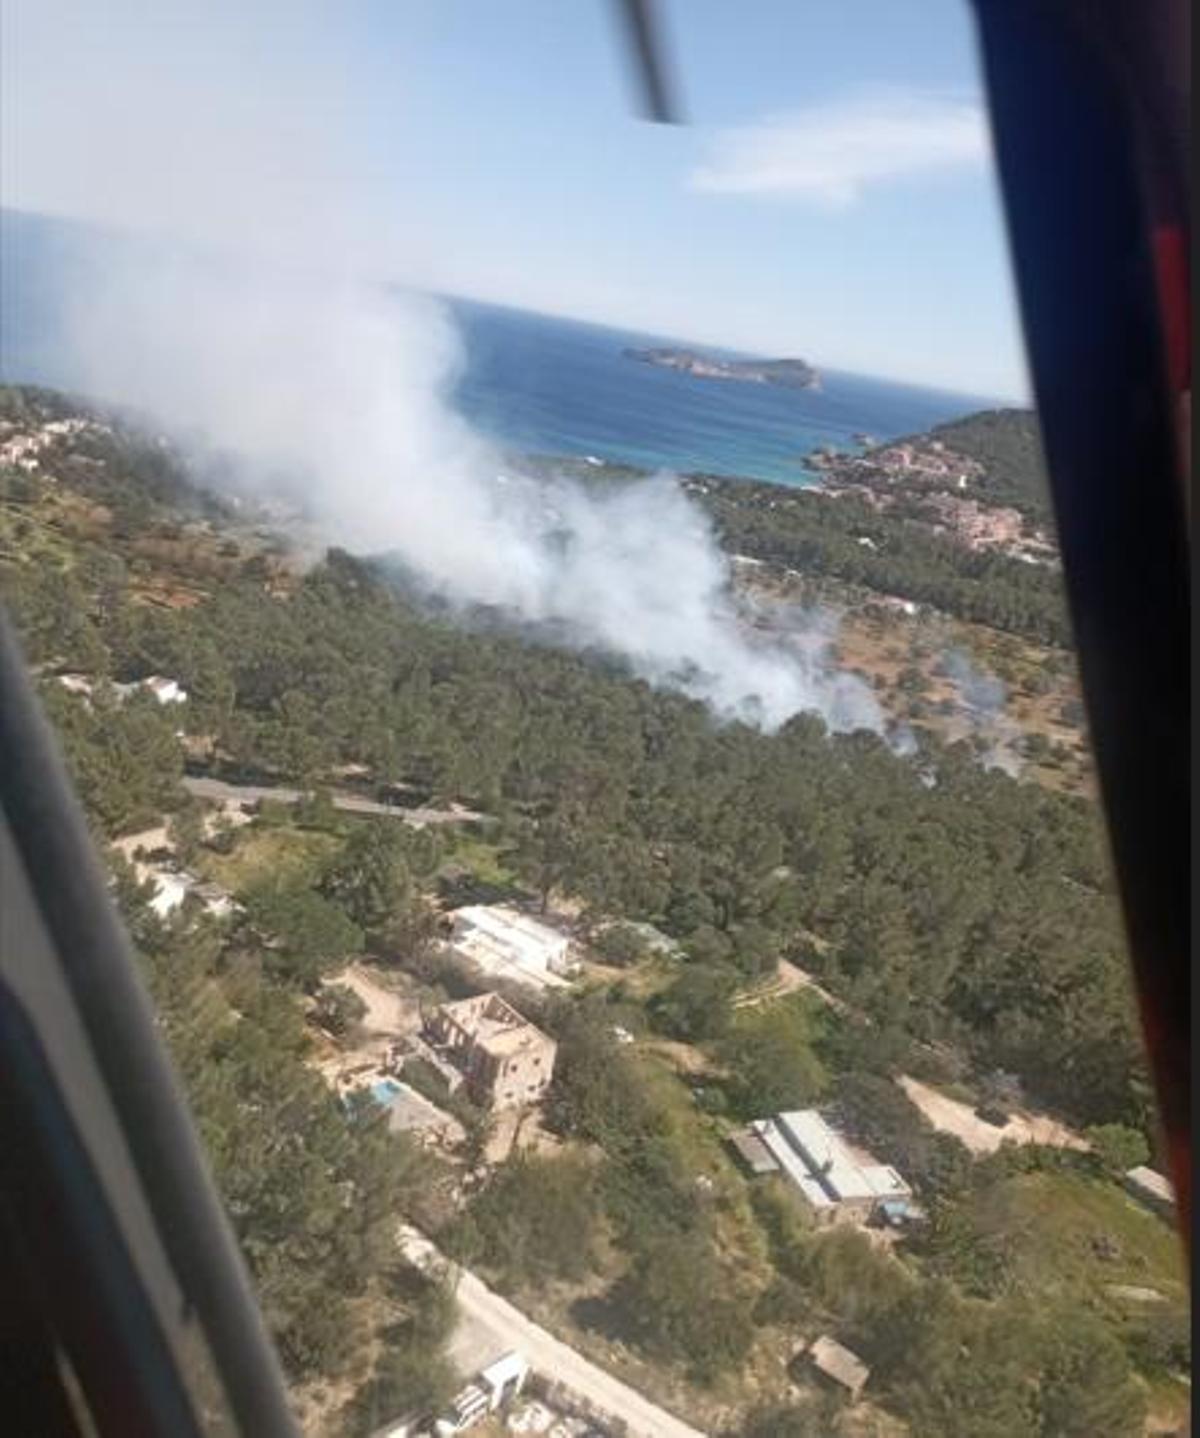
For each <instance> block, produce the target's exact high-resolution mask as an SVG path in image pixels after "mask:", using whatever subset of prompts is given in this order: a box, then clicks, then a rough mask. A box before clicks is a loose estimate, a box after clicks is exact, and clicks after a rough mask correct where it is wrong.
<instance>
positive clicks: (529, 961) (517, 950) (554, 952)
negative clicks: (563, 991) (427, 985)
mask: <svg viewBox="0 0 1200 1438" xmlns="http://www.w3.org/2000/svg"><path fill="white" fill-rule="evenodd" d="M450 948H451V949H452V950H453V952H454V953H456V954H458V955H459V956H460V957H461V958H464V959H467V960H469V961H470V962H471V963H473V964H475V965H476V967H478V968H480V969H482V970H483V972H484V973H486V974H492V975H494V976H496V977H498V978H508V979H514V980H516V981H517V982H518V983H527V984H534V985H536V986H538V987H554V986H561V985H562V984H563V982H564V979H565V976H567V975H570V974H573V973H575V972H576V971H577V970H578V968H579V963H578V960H577V959H576V958H575V955H574V952H573V949H572V944H571V940H570V938H569V937H568V936H567V935H566V934H563V933H560V932H559V930H558V929H555V928H552V927H551V926H550V925H549V924H543V923H539V922H538V920H537V919H533V918H530V917H529V915H528V914H522V913H521V912H520V911H519V910H518V909H513V908H509V907H508V906H507V905H505V904H472V905H468V906H467V907H466V908H462V909H457V910H455V912H454V916H453V928H452V930H451V935H450Z"/></svg>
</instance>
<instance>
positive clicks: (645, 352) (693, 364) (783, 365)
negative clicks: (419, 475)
mask: <svg viewBox="0 0 1200 1438" xmlns="http://www.w3.org/2000/svg"><path fill="white" fill-rule="evenodd" d="M622 354H623V355H624V356H625V358H626V359H631V360H638V361H640V362H641V363H642V364H652V365H656V366H657V367H658V368H659V369H676V370H680V371H682V372H683V373H684V374H690V375H694V376H695V377H696V378H697V379H725V380H740V381H741V382H742V383H743V384H774V385H781V386H782V387H783V388H784V389H820V387H821V376H820V375H819V374H818V373H817V371H816V370H815V369H813V367H812V365H810V364H808V363H807V362H806V361H805V360H802V359H777V360H726V359H717V358H716V357H715V356H713V355H705V354H700V353H699V352H698V351H697V350H684V349H626V350H622Z"/></svg>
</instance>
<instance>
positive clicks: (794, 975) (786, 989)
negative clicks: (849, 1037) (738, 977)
mask: <svg viewBox="0 0 1200 1438" xmlns="http://www.w3.org/2000/svg"><path fill="white" fill-rule="evenodd" d="M800 989H807V990H808V992H809V993H810V994H816V996H817V998H819V999H820V1000H821V1002H822V1003H824V1004H828V1005H829V1007H830V1008H831V1009H836V1010H837V1011H838V1012H839V1013H849V1012H850V1008H849V1007H848V1005H847V1004H846V1003H845V1002H844V1001H843V1000H842V999H839V998H838V997H837V996H836V995H835V994H831V993H830V992H829V990H828V989H823V988H822V987H821V985H820V984H819V983H817V981H816V979H814V978H813V976H812V975H811V974H810V973H808V972H806V971H805V970H804V969H802V968H800V966H799V965H798V964H793V963H791V962H790V961H789V960H787V959H780V960H779V964H778V966H777V968H776V970H775V977H774V978H773V979H771V981H770V982H769V983H767V984H765V985H764V986H763V987H762V988H759V989H754V990H752V991H751V992H750V993H747V994H739V995H738V997H737V998H736V999H734V1001H733V1007H734V1008H735V1009H750V1008H754V1007H755V1006H756V1005H757V1004H766V1003H773V1002H774V1001H775V1000H776V999H782V998H786V997H787V995H788V994H794V993H796V992H797V991H798V990H800Z"/></svg>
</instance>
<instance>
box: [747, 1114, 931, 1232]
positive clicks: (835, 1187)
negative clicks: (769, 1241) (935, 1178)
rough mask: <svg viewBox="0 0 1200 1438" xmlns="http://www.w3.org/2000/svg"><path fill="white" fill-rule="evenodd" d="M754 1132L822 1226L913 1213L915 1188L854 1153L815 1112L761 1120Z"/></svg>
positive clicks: (887, 1168) (885, 1167)
mask: <svg viewBox="0 0 1200 1438" xmlns="http://www.w3.org/2000/svg"><path fill="white" fill-rule="evenodd" d="M750 1129H751V1132H752V1133H754V1134H755V1135H757V1137H758V1138H759V1139H760V1140H761V1142H762V1145H763V1147H764V1148H765V1149H766V1151H767V1153H768V1154H769V1155H770V1157H771V1159H772V1160H773V1162H774V1164H775V1166H776V1168H778V1169H779V1170H780V1171H781V1172H782V1173H783V1175H784V1177H785V1178H787V1179H788V1180H789V1181H790V1182H791V1183H792V1184H793V1185H794V1186H795V1187H796V1188H797V1189H798V1190H799V1192H800V1195H801V1197H802V1198H803V1199H804V1200H805V1202H806V1203H807V1204H808V1205H809V1207H810V1208H811V1209H812V1210H813V1213H814V1215H815V1217H816V1219H817V1221H818V1223H840V1222H845V1221H847V1220H848V1221H850V1222H859V1223H866V1222H867V1221H868V1220H870V1219H872V1218H875V1217H876V1216H878V1215H880V1214H884V1215H887V1216H889V1217H898V1216H901V1215H903V1214H904V1213H906V1212H907V1211H908V1209H909V1207H910V1200H911V1198H912V1190H911V1189H910V1188H909V1186H908V1184H907V1183H905V1181H904V1179H903V1178H901V1176H900V1175H899V1174H898V1173H897V1172H896V1170H895V1169H894V1168H892V1167H891V1166H890V1165H889V1164H886V1163H875V1162H873V1161H871V1160H870V1158H869V1157H868V1156H867V1155H863V1154H860V1153H858V1152H856V1151H854V1150H853V1149H852V1148H851V1147H850V1145H849V1144H848V1143H847V1142H846V1140H845V1139H844V1138H842V1136H841V1135H840V1134H839V1133H837V1132H836V1131H835V1130H834V1129H832V1128H831V1127H830V1126H829V1124H827V1123H826V1122H825V1120H824V1119H823V1118H822V1117H821V1115H820V1114H819V1113H817V1111H816V1110H815V1109H801V1110H797V1111H795V1112H792V1113H780V1114H776V1115H775V1117H774V1118H766V1119H759V1120H757V1121H756V1122H755V1123H752V1124H751V1125H750Z"/></svg>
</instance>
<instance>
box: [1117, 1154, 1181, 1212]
mask: <svg viewBox="0 0 1200 1438" xmlns="http://www.w3.org/2000/svg"><path fill="white" fill-rule="evenodd" d="M1125 1187H1126V1189H1127V1190H1128V1192H1129V1193H1131V1194H1132V1195H1133V1196H1134V1198H1138V1199H1140V1200H1141V1201H1142V1202H1143V1203H1144V1204H1145V1205H1146V1206H1147V1207H1148V1208H1152V1209H1154V1210H1155V1211H1156V1212H1157V1213H1163V1214H1168V1215H1169V1214H1170V1213H1171V1212H1172V1211H1173V1210H1174V1208H1175V1189H1174V1188H1173V1186H1172V1184H1171V1180H1170V1179H1169V1178H1166V1177H1164V1176H1163V1175H1162V1174H1161V1173H1159V1172H1157V1170H1155V1169H1153V1168H1148V1167H1147V1166H1146V1165H1145V1164H1138V1166H1137V1167H1136V1168H1131V1169H1129V1170H1128V1171H1127V1172H1126V1174H1125Z"/></svg>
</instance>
